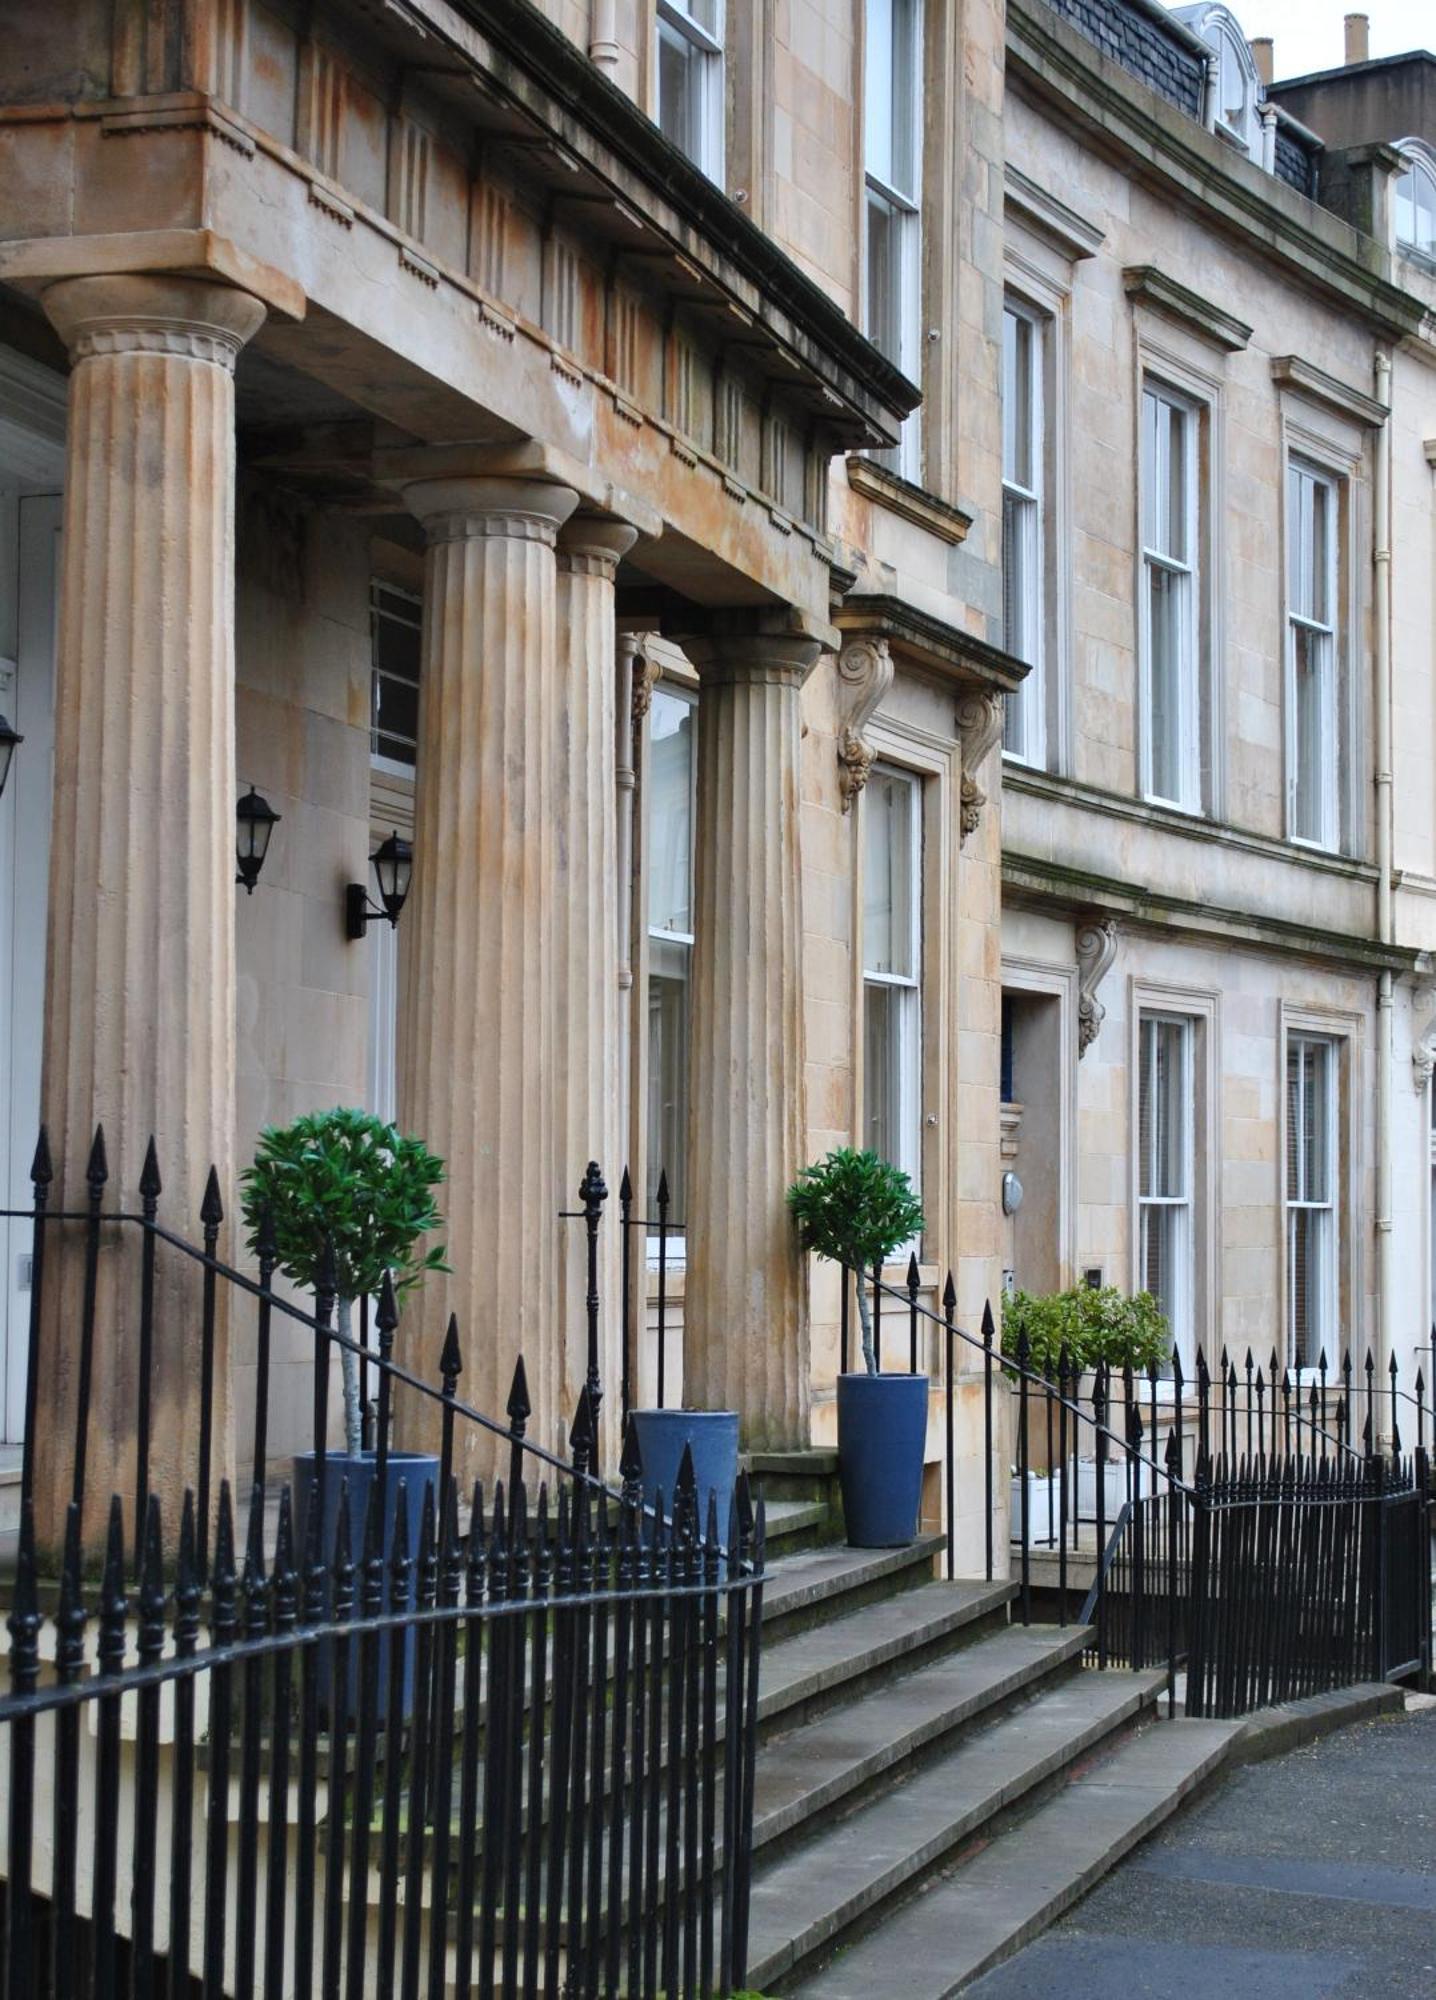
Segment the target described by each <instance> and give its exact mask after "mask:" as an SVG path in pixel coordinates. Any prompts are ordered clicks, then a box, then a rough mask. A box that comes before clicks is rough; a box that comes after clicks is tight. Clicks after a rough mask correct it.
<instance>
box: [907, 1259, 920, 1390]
mask: <svg viewBox="0 0 1436 2000" xmlns="http://www.w3.org/2000/svg"><path fill="white" fill-rule="evenodd" d="M920 1283H921V1279H920V1276H919V1273H918V1268H917V1252H916V1250H911V1251H909V1252H908V1260H907V1339H908V1363H907V1372H908V1374H909V1375H916V1373H917V1295H918V1289H919V1286H920Z"/></svg>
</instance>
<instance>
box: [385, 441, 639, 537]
mask: <svg viewBox="0 0 1436 2000" xmlns="http://www.w3.org/2000/svg"><path fill="white" fill-rule="evenodd" d="M374 473H375V477H376V478H377V479H379V480H381V481H383V482H385V483H387V484H391V485H395V486H399V487H402V488H404V489H405V491H408V490H410V489H411V488H412V487H413V486H414V485H415V484H416V483H417V482H425V483H427V482H429V481H432V480H462V479H474V480H479V479H495V478H510V479H526V480H547V481H549V482H551V483H552V484H553V485H556V486H567V487H570V488H572V490H573V492H574V493H575V494H576V495H577V496H578V501H579V503H580V504H581V505H582V506H583V507H584V509H585V510H586V511H587V512H590V513H593V514H601V515H609V516H611V517H612V518H613V519H614V520H615V521H619V522H624V523H626V524H627V525H628V526H629V527H631V528H633V529H634V531H635V533H636V534H638V535H641V536H643V537H644V539H645V540H648V541H656V540H657V538H658V537H659V536H660V535H661V534H662V533H663V517H662V516H661V515H660V514H659V512H658V510H657V508H655V507H650V506H648V505H647V503H646V502H645V501H643V500H641V499H640V498H639V497H638V495H637V494H636V493H630V492H628V491H627V490H626V489H625V488H623V487H621V486H615V485H614V483H613V481H612V480H610V479H605V478H604V477H603V475H602V473H600V472H599V471H598V470H597V469H596V468H595V467H594V466H592V465H588V464H586V463H585V462H584V461H583V460H581V459H578V458H575V457H573V456H572V454H571V453H569V452H566V451H561V450H560V449H559V448H558V446H556V445H551V444H545V443H544V441H543V439H542V438H519V439H508V440H505V441H503V442H486V441H484V440H482V439H481V440H476V441H474V442H472V443H454V444H428V445H397V446H384V447H382V448H381V449H380V450H378V451H376V452H375V454H374Z"/></svg>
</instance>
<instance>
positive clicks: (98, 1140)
mask: <svg viewBox="0 0 1436 2000" xmlns="http://www.w3.org/2000/svg"><path fill="white" fill-rule="evenodd" d="M54 1181H55V1171H54V1167H53V1163H52V1160H51V1155H50V1148H49V1141H48V1137H47V1135H46V1133H45V1132H44V1131H43V1130H42V1131H41V1133H40V1136H39V1141H38V1143H37V1146H36V1150H35V1155H34V1161H33V1164H32V1167H31V1182H32V1188H33V1200H32V1204H31V1207H30V1208H29V1209H25V1210H15V1209H0V1216H4V1217H6V1218H9V1219H12V1220H24V1221H29V1222H30V1224H31V1230H32V1237H31V1294H30V1325H29V1361H28V1377H27V1387H26V1399H27V1400H26V1422H25V1445H24V1458H23V1466H22V1475H21V1480H22V1483H21V1495H22V1500H28V1499H31V1498H33V1496H34V1473H35V1466H34V1453H35V1447H36V1438H37V1435H38V1432H37V1426H36V1422H35V1417H36V1398H37V1396H38V1393H39V1386H40V1378H41V1365H40V1355H41V1329H42V1326H43V1324H44V1321H45V1315H46V1297H47V1288H48V1287H50V1286H52V1285H54V1284H55V1283H56V1282H58V1278H57V1270H56V1266H57V1260H58V1257H59V1253H60V1251H61V1249H62V1248H69V1249H70V1250H71V1251H72V1252H73V1253H74V1256H75V1257H76V1258H77V1259H78V1262H79V1264H80V1267H81V1276H80V1282H79V1285H78V1288H77V1289H78V1294H79V1296H78V1302H77V1309H76V1310H77V1319H78V1326H77V1329H76V1333H77V1338H76V1362H75V1389H74V1408H73V1412H72V1418H73V1430H72V1433H71V1439H72V1442H71V1444H70V1446H69V1450H68V1459H69V1466H70V1481H69V1486H70V1498H71V1500H72V1501H73V1502H74V1503H76V1504H77V1505H78V1507H79V1508H80V1511H81V1518H82V1523H83V1522H84V1521H85V1506H86V1497H87V1486H88V1474H89V1463H90V1444H91V1432H92V1423H93V1415H94V1412H93V1408H92V1403H93V1381H94V1365H95V1353H96V1341H97V1339H98V1338H99V1337H100V1335H101V1332H102V1328H101V1319H102V1310H101V1283H100V1272H101V1266H102V1259H103V1258H104V1257H105V1256H106V1255H107V1253H108V1252H109V1251H111V1250H112V1249H113V1248H114V1246H115V1245H116V1244H117V1243H119V1244H124V1243H133V1245H134V1248H135V1253H136V1254H135V1256H134V1257H133V1259H132V1260H130V1263H129V1266H128V1267H127V1268H126V1269H125V1270H124V1271H123V1272H113V1271H112V1272H111V1273H110V1279H109V1282H110V1285H111V1292H112V1295H115V1294H116V1293H119V1294H126V1293H127V1294H128V1297H129V1300H130V1301H131V1302H132V1303H131V1304H130V1305H129V1306H128V1307H127V1319H128V1320H129V1321H130V1324H131V1325H132V1327H133V1334H132V1336H131V1337H132V1340H133V1348H134V1354H135V1365H134V1368H133V1371H132V1372H133V1389H134V1424H133V1433H132V1434H133V1439H134V1444H133V1463H134V1475H133V1476H134V1492H135V1495H136V1502H137V1506H136V1521H137V1525H136V1528H135V1537H134V1544H133V1547H132V1549H131V1552H130V1573H131V1575H133V1576H138V1574H139V1566H140V1562H141V1556H142V1550H141V1539H140V1530H139V1527H138V1523H139V1522H142V1521H143V1520H144V1518H145V1514H146V1502H147V1499H148V1495H149V1492H150V1489H151V1482H152V1476H153V1470H154V1466H153V1459H154V1444H155V1440H154V1434H153V1397H154V1381H155V1350H156V1342H157V1338H158V1335H159V1331H160V1323H161V1321H162V1320H163V1318H164V1316H165V1306H164V1301H163V1297H162V1294H163V1289H164V1280H165V1278H166V1277H167V1276H169V1277H171V1278H172V1277H173V1276H174V1275H175V1272H176V1269H178V1270H179V1271H180V1272H181V1274H185V1273H187V1274H188V1276H189V1278H190V1279H191V1280H192V1282H193V1285H194V1289H195V1301H194V1308H195V1309H194V1315H193V1316H194V1319H195V1321H196V1322H197V1324H196V1339H195V1351H194V1354H193V1357H192V1366H193V1368H194V1370H195V1373H196V1377H197V1381H198V1389H199V1393H198V1398H197V1406H198V1434H197V1441H196V1447H195V1452H194V1462H193V1464H192V1465H187V1466H184V1467H178V1466H177V1465H176V1463H175V1453H174V1449H173V1441H172V1440H166V1450H165V1467H166V1475H167V1481H168V1484H169V1485H170V1486H171V1488H174V1487H176V1486H189V1487H192V1488H193V1490H194V1493H195V1500H196V1528H197V1534H198V1538H199V1539H198V1545H197V1553H198V1559H199V1562H200V1565H201V1568H203V1567H204V1566H205V1565H206V1563H207V1560H208V1552H209V1547H210V1538H211V1536H212V1533H213V1529H214V1507H215V1492H216V1485H217V1478H216V1472H215V1459H216V1440H215V1436H214V1425H215V1415H216V1409H217V1407H218V1405H217V1394H216V1390H217V1384H216V1342H217V1332H218V1328H219V1325H220V1322H221V1318H222V1316H224V1315H226V1314H227V1316H228V1324H229V1331H230V1351H231V1356H232V1357H233V1358H235V1359H242V1360H244V1361H245V1362H248V1361H250V1360H251V1359H252V1361H253V1377H252V1381H253V1395H252V1402H253V1408H252V1412H251V1415H252V1423H253V1432H252V1435H253V1451H252V1456H251V1458H250V1460H249V1461H248V1462H247V1466H246V1470H247V1471H248V1474H249V1479H250V1481H251V1482H252V1483H254V1484H258V1485H260V1486H263V1485H264V1484H266V1482H269V1481H272V1477H273V1466H272V1465H271V1462H270V1451H269V1405H270V1387H271V1372H272V1367H273V1347H274V1330H275V1324H276V1320H279V1321H283V1322H287V1323H289V1324H290V1325H291V1326H295V1327H300V1328H303V1329H304V1330H305V1331H306V1333H307V1334H308V1335H309V1336H311V1347H312V1386H311V1392H310V1394H311V1405H312V1417H311V1426H310V1443H311V1445H312V1449H313V1452H314V1458H315V1464H316V1470H317V1472H318V1475H319V1477H320V1480H321V1486H322V1482H323V1477H324V1467H325V1462H326V1459H327V1458H328V1457H329V1456H330V1455H331V1447H330V1443H329V1437H330V1374H331V1369H332V1365H333V1361H334V1358H335V1356H337V1355H344V1354H349V1355H352V1356H353V1357H354V1358H355V1361H356V1364H357V1373H358V1382H359V1394H360V1400H361V1404H362V1407H363V1410H364V1413H365V1437H366V1440H368V1441H370V1442H371V1444H372V1449H373V1452H374V1456H375V1460H376V1463H377V1467H378V1477H379V1482H380V1485H381V1487H382V1486H383V1485H384V1484H385V1482H386V1480H387V1477H388V1457H389V1451H390V1444H391V1437H392V1431H393V1416H394V1403H395V1399H396V1397H397V1396H398V1395H400V1394H407V1395H410V1396H412V1397H413V1398H415V1399H417V1401H418V1402H419V1403H425V1404H428V1405H430V1406H431V1407H433V1408H435V1409H437V1411H438V1420H439V1430H440V1435H441V1438H442V1447H441V1474H440V1485H441V1488H442V1486H443V1485H444V1483H445V1482H446V1481H447V1479H448V1477H449V1474H450V1472H451V1470H452V1466H453V1446H454V1438H455V1433H456V1429H457V1428H460V1427H468V1428H469V1429H471V1430H474V1431H479V1432H483V1433H485V1434H487V1435H488V1436H489V1437H490V1438H492V1439H493V1440H494V1448H495V1450H496V1451H498V1452H499V1454H500V1456H502V1455H503V1454H504V1452H506V1454H507V1463H508V1476H509V1480H510V1483H511V1484H513V1483H516V1482H518V1481H520V1480H522V1479H525V1478H527V1479H528V1480H530V1481H532V1480H533V1479H535V1478H544V1477H550V1478H555V1479H564V1480H567V1481H570V1482H573V1483H577V1484H583V1485H586V1486H587V1487H588V1488H589V1489H590V1490H591V1491H592V1493H593V1494H594V1496H595V1499H597V1497H598V1496H599V1495H601V1494H602V1495H606V1496H607V1498H608V1499H609V1501H610V1502H613V1501H616V1500H617V1498H618V1488H617V1487H616V1486H615V1485H613V1484H612V1483H611V1482H610V1483H605V1481H604V1480H603V1478H602V1476H601V1474H602V1462H601V1437H602V1429H601V1424H600V1412H601V1406H602V1402H603V1396H604V1384H603V1379H602V1373H601V1367H600V1355H601V1341H600V1317H601V1312H602V1304H603V1302H602V1299H601V1297H600V1290H599V1276H598V1273H599V1268H600V1255H599V1243H600V1234H601V1230H602V1228H603V1226H604V1221H605V1215H604V1210H605V1203H606V1201H607V1199H608V1190H607V1187H606V1186H605V1184H604V1180H603V1176H602V1173H601V1171H600V1169H599V1166H598V1164H597V1162H595V1161H590V1162H589V1164H588V1167H587V1169H586V1171H585V1174H584V1177H583V1180H582V1182H581V1184H580V1186H579V1189H578V1196H579V1200H580V1202H581V1204H582V1206H581V1207H580V1208H579V1209H577V1210H574V1211H568V1212H566V1217H565V1219H568V1218H569V1217H572V1218H574V1219H577V1220H580V1221H582V1223H583V1225H584V1230H585V1236H586V1252H587V1273H588V1276H587V1289H586V1297H585V1314H586V1322H587V1325H586V1331H587V1367H586V1372H585V1381H584V1387H583V1390H582V1391H581V1393H580V1395H579V1398H578V1403H577V1407H576V1410H575V1413H574V1416H573V1419H572V1423H571V1425H570V1428H569V1433H568V1440H569V1451H570V1456H569V1458H567V1459H565V1458H563V1457H562V1456H560V1454H558V1453H557V1452H554V1451H550V1450H548V1449H546V1448H545V1447H544V1446H542V1445H541V1444H539V1443H538V1442H537V1441H536V1440H535V1439H534V1438H532V1437H531V1436H530V1435H529V1425H530V1419H531V1417H532V1414H533V1410H532V1404H531V1401H530V1396H529V1388H528V1377H527V1372H526V1369H525V1366H524V1358H523V1355H522V1354H519V1355H518V1356H517V1358H516V1361H515V1365H514V1372H513V1377H512V1383H511V1386H510V1390H509V1394H508V1399H507V1402H506V1405H505V1415H506V1417H507V1422H504V1423H501V1422H499V1421H498V1420H497V1419H496V1418H494V1417H492V1416H490V1415H489V1414H487V1413H486V1412H485V1411H483V1410H480V1409H478V1408H477V1407H475V1406H474V1405H473V1404H472V1403H469V1402H467V1401H465V1400H464V1398H462V1397H461V1396H460V1395H459V1393H458V1383H459V1379H460V1376H461V1375H462V1372H463V1351H462V1345H461V1340H460V1329H459V1326H458V1323H457V1320H456V1319H454V1318H452V1317H451V1319H450V1321H449V1324H448V1328H447V1330H446V1334H445V1338H444V1342H443V1345H442V1349H441V1352H440V1355H439V1357H438V1369H437V1379H426V1378H425V1377H424V1376H423V1375H421V1374H420V1373H418V1372H417V1370H416V1369H414V1368H412V1367H408V1366H406V1365H405V1364H403V1363H402V1362H400V1361H397V1360H396V1359H395V1346H396V1341H397V1336H398V1334H399V1330H400V1311H399V1304H398V1299H397V1297H396V1294H395V1291H394V1288H393V1285H392V1284H391V1283H390V1281H389V1280H388V1279H387V1278H386V1279H385V1281H384V1284H383V1287H382V1289H381V1292H380V1295H379V1297H378V1299H377V1301H374V1302H372V1304H373V1313H372V1320H373V1325H372V1329H371V1325H370V1317H371V1314H370V1307H371V1301H369V1300H367V1299H365V1300H362V1301H360V1302H359V1305H360V1320H359V1332H358V1335H357V1337H356V1336H354V1335H351V1334H348V1333H345V1332H344V1331H342V1330H341V1328H340V1327H339V1326H338V1325H337V1324H336V1320H335V1312H336V1306H337V1292H336V1284H335V1279H334V1271H333V1260H332V1258H331V1259H330V1260H329V1263H328V1269H327V1273H326V1270H325V1268H324V1266H321V1272H320V1279H319V1283H318V1285H317V1287H316V1290H315V1294H314V1299H313V1303H312V1306H308V1305H305V1304H302V1303H300V1302H298V1301H297V1300H296V1299H294V1298H293V1297H291V1296H289V1295H287V1294H286V1293H285V1292H283V1291H280V1290H276V1288H275V1275H276V1270H277V1265H278V1256H277V1250H276V1247H275V1244H274V1239H273V1233H272V1231H271V1229H270V1228H269V1227H268V1226H267V1224H264V1223H261V1227H260V1229H259V1232H258V1239H257V1246H256V1249H257V1256H256V1269H255V1271H254V1273H253V1274H252V1275H251V1274H250V1273H248V1272H245V1271H241V1270H239V1269H237V1268H236V1267H235V1266H233V1265H231V1264H228V1263H226V1262H224V1261H223V1260H222V1259H221V1258H220V1257H219V1255H218V1244H219V1238H220V1232H221V1229H222V1226H223V1223H224V1219H225V1211H224V1206H223V1201H222V1198H221V1193H220V1185H219V1177H218V1174H217V1173H216V1171H215V1170H214V1169H213V1168H211V1169H210V1173H209V1176H208V1180H207V1184H206V1188H205V1193H204V1197H203V1200H202V1202H201V1205H200V1209H199V1214H198V1218H197V1220H198V1223H199V1233H200V1235H201V1237H202V1244H196V1243H195V1242H193V1241H191V1240H190V1239H189V1238H187V1237H186V1236H185V1235H184V1234H182V1233H180V1232H179V1231H177V1230H175V1229H172V1228H170V1227H168V1226H167V1225H166V1223H165V1222H164V1221H162V1220H161V1196H162V1192H163V1189H162V1181H161V1173H160V1163H159V1160H158V1157H157V1154H156V1149H155V1145H154V1141H153V1140H151V1141H150V1143H149V1147H148V1149H147V1153H146V1158H145V1162H144V1167H143V1171H142V1173H141V1176H140V1183H139V1188H138V1193H139V1197H140V1205H139V1207H138V1208H137V1209H136V1208H127V1207H125V1206H123V1205H122V1204H111V1203H110V1201H109V1196H110V1168H109V1163H108V1157H107V1153H106V1146H105V1135H104V1130H103V1128H102V1127H101V1128H97V1130H96V1132H95V1136H94V1140H93V1142H92V1145H91V1148H90V1152H89V1155H88V1159H87V1162H86V1171H85V1187H86V1200H85V1205H84V1207H83V1208H80V1209H62V1208H57V1207H53V1206H52V1205H51V1190H52V1187H53V1185H54ZM669 1207H670V1204H669V1199H668V1190H667V1181H666V1176H661V1177H660V1182H659V1198H658V1203H657V1208H658V1213H657V1216H656V1218H655V1219H653V1220H651V1221H650V1220H647V1219H644V1218H640V1217H638V1216H635V1215H634V1214H633V1200H632V1190H631V1184H630V1180H629V1175H628V1173H627V1171H626V1170H625V1172H624V1175H623V1179H622V1183H621V1191H620V1212H619V1227H620V1230H621V1242H622V1258H623V1262H622V1269H623V1293H622V1299H621V1309H622V1313H623V1322H622V1324H623V1356H624V1361H623V1382H622V1418H623V1429H624V1431H625V1432H626V1428H627V1418H628V1413H629V1409H630V1407H631V1403H632V1388H631V1374H632V1371H631V1367H630V1358H629V1357H630V1354H631V1352H632V1345H633V1342H632V1338H631V1328H630V1314H631V1312H632V1310H633V1304H634V1292H633V1284H634V1280H633V1273H632V1265H633V1261H634V1251H633V1237H634V1232H635V1231H641V1232H646V1231H648V1230H650V1229H651V1230H656V1232H657V1237H656V1240H657V1246H658V1253H657V1254H658V1384H659V1400H660V1403H661V1402H662V1401H663V1400H664V1397H665V1392H666V1382H665V1367H664V1355H665V1351H666V1345H667V1328H666V1324H665V1322H666V1319H667V1315H668V1308H669V1300H668V1269H669V1262H670V1244H671V1242H672V1240H673V1239H674V1238H675V1237H676V1236H681V1234H682V1231H681V1228H680V1227H679V1226H678V1225H676V1224H674V1223H673V1222H672V1221H671V1220H670V1218H669ZM555 1222H556V1226H558V1225H559V1218H556V1219H555ZM62 1233H63V1235H64V1237H65V1238H66V1242H65V1243H64V1244H62V1243H61V1242H60V1240H59V1238H60V1236H61V1234H62ZM162 1258H163V1259H164V1260H166V1261H165V1262H164V1263H163V1264H162V1262H161V1259H162ZM639 1258H640V1261H641V1262H646V1257H645V1253H644V1252H643V1251H640V1252H639ZM111 1262H113V1259H111ZM245 1313H252V1327H253V1337H252V1342H250V1341H248V1340H247V1339H246V1337H245V1335H244V1332H243V1330H242V1328H241V1327H240V1326H239V1324H238V1321H239V1319H240V1317H241V1315H242V1314H245ZM246 1379H249V1378H246ZM371 1382H372V1384H373V1388H372V1393H371ZM240 1414H243V1413H240ZM108 1421H110V1422H111V1423H112V1424H113V1423H116V1422H122V1421H123V1420H122V1419H121V1418H119V1417H117V1413H116V1412H115V1411H114V1410H113V1409H111V1411H110V1412H109V1416H108ZM242 1430H243V1427H242V1426H241V1434H242ZM125 1431H126V1435H127V1436H128V1435H129V1434H130V1433H129V1430H128V1426H125ZM89 1526H90V1528H91V1529H93V1527H94V1524H93V1523H90V1524H89ZM723 1526H724V1531H725V1532H726V1523H725V1524H723ZM89 1539H90V1540H93V1533H90V1534H89Z"/></svg>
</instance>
